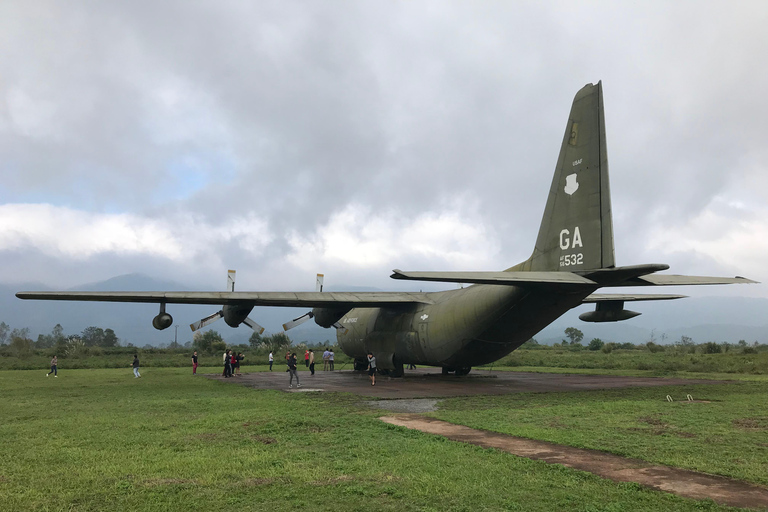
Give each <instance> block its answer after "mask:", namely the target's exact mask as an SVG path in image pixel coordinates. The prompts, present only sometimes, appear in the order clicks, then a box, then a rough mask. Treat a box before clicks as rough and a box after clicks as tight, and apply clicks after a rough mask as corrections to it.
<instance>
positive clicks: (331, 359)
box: [328, 349, 333, 371]
mask: <svg viewBox="0 0 768 512" xmlns="http://www.w3.org/2000/svg"><path fill="white" fill-rule="evenodd" d="M328 364H329V365H330V366H331V371H333V349H331V351H330V352H328Z"/></svg>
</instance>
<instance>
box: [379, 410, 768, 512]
mask: <svg viewBox="0 0 768 512" xmlns="http://www.w3.org/2000/svg"><path fill="white" fill-rule="evenodd" d="M381 420H382V421H384V422H386V423H390V424H392V425H399V426H403V427H406V428H410V429H416V430H420V431H422V432H428V433H430V434H436V435H440V436H444V437H447V438H448V439H452V440H454V441H460V442H463V443H469V444H474V445H477V446H482V447H483V448H496V449H498V450H503V451H505V452H508V453H511V454H513V455H518V456H520V457H526V458H529V459H533V460H541V461H544V462H547V463H549V464H562V465H563V466H567V467H569V468H574V469H579V470H581V471H587V472H589V473H594V474H595V475H598V476H601V477H603V478H608V479H610V480H613V481H616V482H636V483H638V484H641V485H644V486H646V487H650V488H652V489H656V490H659V491H665V492H670V493H673V494H677V495H679V496H684V497H686V498H693V499H697V500H701V499H707V498H709V499H712V500H713V501H715V502H716V503H719V504H721V505H728V506H731V507H743V508H756V509H765V508H768V489H765V488H764V487H760V486H757V485H753V484H748V483H746V482H741V481H738V480H731V479H729V478H723V477H719V476H713V475H707V474H704V473H697V472H695V471H688V470H685V469H679V468H673V467H668V466H659V465H655V464H651V463H649V462H645V461H642V460H639V459H627V458H624V457H620V456H618V455H612V454H610V453H604V452H599V451H596V450H585V449H580V448H573V447H571V446H564V445H558V444H554V443H548V442H545V441H535V440H532V439H524V438H521V437H515V436H510V435H507V434H500V433H497V432H489V431H486V430H477V429H473V428H469V427H465V426H463V425H454V424H453V423H447V422H445V421H440V420H436V419H434V418H429V417H426V416H421V415H418V414H399V415H393V416H385V417H382V418H381Z"/></svg>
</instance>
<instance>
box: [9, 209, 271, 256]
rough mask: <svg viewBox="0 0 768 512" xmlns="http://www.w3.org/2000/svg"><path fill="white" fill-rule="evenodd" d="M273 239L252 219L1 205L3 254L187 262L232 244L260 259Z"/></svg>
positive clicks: (265, 225)
mask: <svg viewBox="0 0 768 512" xmlns="http://www.w3.org/2000/svg"><path fill="white" fill-rule="evenodd" d="M272 238H273V237H272V235H271V234H270V231H269V228H268V226H267V224H266V222H265V221H263V220H261V219H259V218H256V217H255V216H253V215H245V216H242V217H238V218H235V219H228V220H226V221H224V222H222V223H221V224H218V225H217V224H211V223H209V222H205V221H203V220H201V219H200V218H197V217H194V216H189V215H177V216H171V217H162V218H149V217H142V216H140V215H137V214H128V213H120V214H111V213H91V212H86V211H81V210H74V209H71V208H66V207H59V206H51V205H48V204H6V205H0V252H3V251H16V250H25V251H35V252H40V253H42V254H44V255H46V256H53V257H61V258H66V259H70V260H77V261H82V260H87V259H89V258H94V257H102V256H105V255H110V254H111V255H116V256H137V255H139V256H149V257H154V258H160V259H164V260H170V261H175V262H188V261H191V260H192V259H194V258H195V257H197V256H199V255H201V254H207V253H209V252H210V248H211V247H217V246H221V245H223V244H225V243H228V242H232V241H234V242H235V243H236V244H237V245H238V246H239V247H240V249H241V250H242V251H244V252H246V253H250V254H252V255H258V254H260V253H261V252H262V251H263V249H264V247H265V246H266V245H267V244H268V243H269V242H270V241H271V240H272Z"/></svg>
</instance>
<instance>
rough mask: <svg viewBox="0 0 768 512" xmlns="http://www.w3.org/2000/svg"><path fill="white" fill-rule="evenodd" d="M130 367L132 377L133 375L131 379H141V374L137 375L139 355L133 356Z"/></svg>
mask: <svg viewBox="0 0 768 512" xmlns="http://www.w3.org/2000/svg"><path fill="white" fill-rule="evenodd" d="M132 366H133V375H134V377H133V378H134V379H138V378H139V377H141V374H140V373H139V355H138V354H133V365H132Z"/></svg>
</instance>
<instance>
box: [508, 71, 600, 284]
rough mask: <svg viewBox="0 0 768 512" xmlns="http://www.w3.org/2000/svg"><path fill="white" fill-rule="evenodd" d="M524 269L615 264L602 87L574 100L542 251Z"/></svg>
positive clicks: (589, 89)
mask: <svg viewBox="0 0 768 512" xmlns="http://www.w3.org/2000/svg"><path fill="white" fill-rule="evenodd" d="M521 265H522V267H523V268H525V269H526V270H546V271H552V270H565V271H573V270H580V269H593V268H607V267H613V266H614V265H615V263H614V251H613V221H612V216H611V202H610V187H609V182H608V158H607V151H606V145H605V115H604V107H603V94H602V82H598V83H597V84H596V85H593V84H587V85H586V86H584V87H583V88H581V89H580V90H579V91H578V92H577V93H576V95H575V97H574V99H573V104H572V106H571V111H570V115H569V117H568V123H567V125H566V129H565V134H564V135H563V141H562V144H561V146H560V154H559V156H558V159H557V165H556V166H555V174H554V176H553V179H552V184H551V186H550V191H549V196H548V198H547V204H546V207H545V210H544V216H543V218H542V222H541V226H540V228H539V234H538V237H537V239H536V246H535V249H534V252H533V255H532V256H531V258H530V259H529V260H528V261H526V262H524V263H523V264H521ZM521 265H518V266H517V267H513V268H519V267H521Z"/></svg>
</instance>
